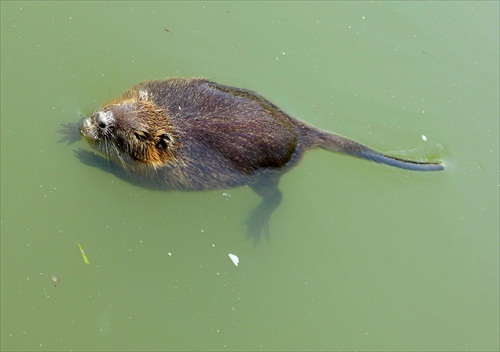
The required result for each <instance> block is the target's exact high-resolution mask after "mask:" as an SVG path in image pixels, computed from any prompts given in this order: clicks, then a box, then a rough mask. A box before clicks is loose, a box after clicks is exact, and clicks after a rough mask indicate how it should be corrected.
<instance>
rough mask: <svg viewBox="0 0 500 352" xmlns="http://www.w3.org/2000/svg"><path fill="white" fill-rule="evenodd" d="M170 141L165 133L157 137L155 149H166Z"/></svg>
mask: <svg viewBox="0 0 500 352" xmlns="http://www.w3.org/2000/svg"><path fill="white" fill-rule="evenodd" d="M171 141H172V139H171V138H170V136H169V135H168V134H166V133H162V134H160V135H159V136H158V141H156V147H157V148H158V149H167V148H168V147H169V146H170V143H171Z"/></svg>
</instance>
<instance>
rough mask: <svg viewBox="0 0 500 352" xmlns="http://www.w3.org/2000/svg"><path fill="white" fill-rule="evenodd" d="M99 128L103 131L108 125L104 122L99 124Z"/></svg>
mask: <svg viewBox="0 0 500 352" xmlns="http://www.w3.org/2000/svg"><path fill="white" fill-rule="evenodd" d="M98 126H99V128H102V129H105V128H106V124H105V123H104V122H102V121H101V122H99V124H98Z"/></svg>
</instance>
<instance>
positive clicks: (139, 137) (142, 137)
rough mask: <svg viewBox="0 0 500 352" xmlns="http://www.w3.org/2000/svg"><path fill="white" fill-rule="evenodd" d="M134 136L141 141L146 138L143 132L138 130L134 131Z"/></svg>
mask: <svg viewBox="0 0 500 352" xmlns="http://www.w3.org/2000/svg"><path fill="white" fill-rule="evenodd" d="M134 136H135V138H137V139H138V140H140V141H144V140H145V139H146V136H143V135H142V134H139V133H137V132H134Z"/></svg>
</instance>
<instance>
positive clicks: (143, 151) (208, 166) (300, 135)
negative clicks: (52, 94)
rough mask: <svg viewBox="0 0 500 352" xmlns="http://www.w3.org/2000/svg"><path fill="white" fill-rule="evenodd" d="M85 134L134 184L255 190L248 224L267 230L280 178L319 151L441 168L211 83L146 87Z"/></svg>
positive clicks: (106, 109)
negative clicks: (255, 202)
mask: <svg viewBox="0 0 500 352" xmlns="http://www.w3.org/2000/svg"><path fill="white" fill-rule="evenodd" d="M79 131H80V134H81V135H82V136H83V137H84V138H85V139H86V140H87V141H88V142H89V143H90V145H91V146H92V147H94V148H95V149H96V150H98V151H99V152H100V153H101V154H103V155H104V156H105V157H106V158H107V159H110V160H112V161H113V162H114V163H115V164H117V165H118V166H120V167H121V168H122V169H123V170H125V171H126V174H127V175H128V177H129V178H130V180H131V181H132V182H136V183H139V184H142V185H148V186H149V187H155V188H160V189H174V190H209V189H225V188H230V187H236V186H242V185H249V186H250V187H251V188H252V189H253V190H254V191H255V192H256V193H257V194H259V195H260V196H261V197H262V198H263V199H262V202H261V203H260V204H259V205H258V206H257V208H255V209H254V210H253V211H252V213H251V215H250V218H249V220H248V222H247V224H248V225H249V231H250V232H249V233H250V234H252V235H253V236H255V238H256V239H258V237H259V236H260V234H261V232H264V233H265V234H266V235H268V233H269V218H270V216H271V214H272V212H273V211H274V210H275V209H276V207H277V206H278V205H279V204H280V201H281V192H280V190H279V189H278V183H279V179H280V176H281V175H282V174H283V173H284V172H285V171H287V170H288V169H290V168H291V167H292V166H294V165H295V164H296V163H297V162H298V160H299V159H300V158H301V156H302V155H303V154H304V152H305V151H307V150H309V149H311V148H315V147H319V148H322V149H326V150H330V151H334V152H340V153H345V154H349V155H352V156H356V157H359V158H364V159H369V160H372V161H375V162H379V163H384V164H388V165H391V166H396V167H399V168H403V169H408V170H419V171H434V170H442V169H443V165H442V164H441V163H432V162H417V161H411V160H406V159H402V158H396V157H392V156H388V155H385V154H382V153H379V152H377V151H374V150H372V149H370V148H368V147H366V146H364V145H362V144H360V143H358V142H355V141H353V140H350V139H347V138H344V137H341V136H338V135H335V134H332V133H328V132H325V131H321V130H319V129H316V128H314V127H312V126H309V125H307V124H306V123H304V122H302V121H299V120H297V119H295V118H293V117H291V116H289V115H287V114H286V113H285V112H283V111H282V110H281V109H280V108H279V107H277V106H276V105H274V104H273V103H271V102H269V101H268V100H266V99H265V98H263V97H262V96H260V95H258V94H256V93H254V92H252V91H250V90H246V89H240V88H233V87H229V86H224V85H221V84H218V83H215V82H211V81H209V80H206V79H199V78H194V79H184V78H171V79H166V80H163V81H146V82H142V83H140V84H138V85H136V86H134V87H132V88H131V89H129V90H128V91H126V92H125V93H124V94H123V95H122V96H121V97H119V98H118V99H115V100H112V101H110V102H108V103H106V104H104V105H103V106H102V107H100V108H99V109H98V110H97V111H96V112H94V113H93V114H92V115H91V116H90V117H87V118H85V119H83V121H82V122H81V124H80V126H79Z"/></svg>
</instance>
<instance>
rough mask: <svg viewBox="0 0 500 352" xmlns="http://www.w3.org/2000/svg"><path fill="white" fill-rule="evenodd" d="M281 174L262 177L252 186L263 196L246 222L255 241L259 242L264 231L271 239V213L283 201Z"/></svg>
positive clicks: (251, 186) (250, 235)
mask: <svg viewBox="0 0 500 352" xmlns="http://www.w3.org/2000/svg"><path fill="white" fill-rule="evenodd" d="M279 179H280V178H279V176H268V177H264V178H261V179H260V180H259V181H257V182H256V183H253V184H250V188H252V189H253V190H254V192H255V193H257V194H258V195H259V196H261V197H262V201H261V202H260V204H259V205H258V206H257V207H256V208H255V209H253V210H252V211H251V212H250V216H249V217H248V219H247V221H246V222H245V223H246V225H247V226H248V232H247V234H248V236H249V237H253V240H254V243H257V242H259V240H260V236H261V234H262V232H264V235H266V238H267V239H269V219H270V218H271V214H272V213H273V212H274V210H275V209H276V208H277V207H278V206H279V205H280V203H281V198H282V197H281V191H280V190H279V188H278V183H279Z"/></svg>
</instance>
